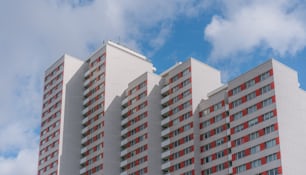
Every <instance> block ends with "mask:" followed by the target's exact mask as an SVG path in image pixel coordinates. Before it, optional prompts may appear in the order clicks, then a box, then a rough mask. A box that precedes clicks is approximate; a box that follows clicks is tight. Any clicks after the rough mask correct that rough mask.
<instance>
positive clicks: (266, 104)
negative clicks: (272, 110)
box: [262, 98, 273, 107]
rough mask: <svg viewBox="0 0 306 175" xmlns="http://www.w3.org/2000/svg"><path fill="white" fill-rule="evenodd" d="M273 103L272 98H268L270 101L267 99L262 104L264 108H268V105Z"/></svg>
mask: <svg viewBox="0 0 306 175" xmlns="http://www.w3.org/2000/svg"><path fill="white" fill-rule="evenodd" d="M272 103H273V102H272V98H268V99H266V100H264V101H263V102H262V106H263V107H265V106H268V105H270V104H272Z"/></svg>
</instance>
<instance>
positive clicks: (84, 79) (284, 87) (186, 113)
mask: <svg viewBox="0 0 306 175" xmlns="http://www.w3.org/2000/svg"><path fill="white" fill-rule="evenodd" d="M45 74H46V75H45V86H44V97H43V109H42V125H41V138H40V140H41V141H40V149H39V150H40V151H39V165H38V175H75V174H80V175H98V174H99V175H100V174H105V175H113V174H120V175H143V174H148V175H156V174H165V175H171V174H179V175H198V174H202V175H210V174H216V175H224V174H231V175H234V174H239V175H240V174H241V175H249V174H256V175H259V174H260V175H280V174H286V175H287V174H289V175H291V174H306V170H305V169H304V168H303V165H305V164H306V156H303V155H306V149H305V148H306V141H305V139H304V138H305V136H306V129H305V127H304V124H305V123H306V92H305V91H304V90H302V89H300V88H299V83H298V76H297V73H296V72H295V71H294V70H292V69H290V68H288V67H286V66H285V65H283V64H281V63H279V62H277V61H276V60H273V59H272V60H269V61H267V62H265V63H263V64H262V65H259V66H257V67H255V68H254V69H252V70H250V71H248V72H246V73H244V74H242V75H241V76H238V77H237V78H235V79H233V80H231V81H229V82H228V83H227V84H226V85H222V83H221V80H220V77H221V76H220V72H219V71H218V70H216V69H214V68H212V67H210V66H208V65H206V64H204V63H202V62H200V61H198V60H196V59H193V58H190V59H188V60H186V61H185V62H183V63H178V64H176V65H174V66H172V67H171V68H169V69H168V70H166V71H165V72H163V73H161V74H160V75H157V74H155V73H154V68H153V65H152V63H151V62H150V61H148V59H147V58H146V57H144V56H143V55H140V54H138V53H136V52H134V51H132V50H130V49H127V48H125V47H123V46H121V45H118V44H115V43H113V42H107V43H106V44H105V45H104V46H103V47H101V48H99V49H98V50H97V51H96V52H94V54H92V55H91V56H90V57H89V58H88V59H87V60H86V61H81V60H78V59H76V58H73V57H71V56H68V55H64V56H63V57H62V58H60V59H59V60H58V61H56V62H55V63H54V64H53V65H51V66H50V68H49V69H47V70H46V73H45Z"/></svg>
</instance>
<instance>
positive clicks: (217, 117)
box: [215, 114, 222, 123]
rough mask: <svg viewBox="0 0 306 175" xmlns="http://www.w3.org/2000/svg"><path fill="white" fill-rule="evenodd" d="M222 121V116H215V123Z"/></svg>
mask: <svg viewBox="0 0 306 175" xmlns="http://www.w3.org/2000/svg"><path fill="white" fill-rule="evenodd" d="M220 120H222V114H218V115H216V116H215V123H216V122H218V121H220Z"/></svg>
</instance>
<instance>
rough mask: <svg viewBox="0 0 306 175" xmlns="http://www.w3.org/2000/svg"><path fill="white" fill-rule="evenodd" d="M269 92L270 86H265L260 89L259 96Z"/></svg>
mask: <svg viewBox="0 0 306 175" xmlns="http://www.w3.org/2000/svg"><path fill="white" fill-rule="evenodd" d="M270 90H271V86H270V85H267V86H264V87H262V88H261V94H264V93H266V92H269V91H270Z"/></svg>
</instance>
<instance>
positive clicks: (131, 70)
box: [103, 43, 153, 174]
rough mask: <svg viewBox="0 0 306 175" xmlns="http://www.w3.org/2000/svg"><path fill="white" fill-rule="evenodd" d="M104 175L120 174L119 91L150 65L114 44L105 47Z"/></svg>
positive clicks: (149, 68) (147, 70) (140, 57)
mask: <svg viewBox="0 0 306 175" xmlns="http://www.w3.org/2000/svg"><path fill="white" fill-rule="evenodd" d="M105 67H106V73H105V129H104V133H105V136H104V163H103V168H104V170H103V172H104V174H120V168H118V167H120V141H121V138H120V130H121V94H123V93H124V90H125V89H126V88H127V87H128V83H129V82H130V81H132V80H134V79H135V78H136V77H138V76H140V75H141V74H143V73H144V72H152V68H153V65H152V64H151V63H150V62H149V61H147V60H145V58H144V57H143V56H141V55H139V54H136V53H133V52H131V51H130V50H127V49H126V48H123V47H121V46H119V45H116V44H114V43H108V44H107V46H106V66H105Z"/></svg>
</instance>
